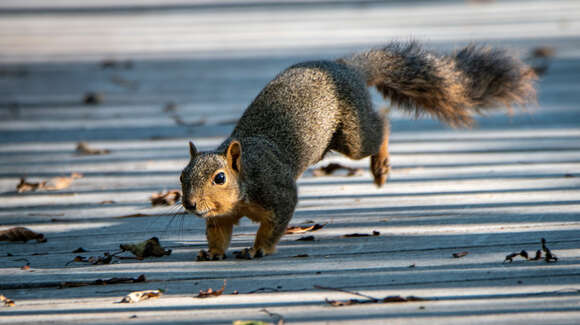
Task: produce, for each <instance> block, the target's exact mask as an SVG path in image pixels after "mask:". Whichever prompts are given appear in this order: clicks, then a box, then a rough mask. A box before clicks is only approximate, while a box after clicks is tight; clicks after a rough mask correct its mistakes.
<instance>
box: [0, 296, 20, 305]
mask: <svg viewBox="0 0 580 325" xmlns="http://www.w3.org/2000/svg"><path fill="white" fill-rule="evenodd" d="M0 302H3V303H4V306H8V307H13V306H14V305H16V303H14V300H11V299H8V298H6V296H4V295H0Z"/></svg>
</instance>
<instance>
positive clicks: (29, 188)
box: [16, 178, 46, 193]
mask: <svg viewBox="0 0 580 325" xmlns="http://www.w3.org/2000/svg"><path fill="white" fill-rule="evenodd" d="M44 184H46V182H41V183H30V182H27V181H26V179H24V178H21V179H20V183H18V185H16V191H17V192H18V193H23V192H34V191H37V190H39V189H41V188H43V186H44Z"/></svg>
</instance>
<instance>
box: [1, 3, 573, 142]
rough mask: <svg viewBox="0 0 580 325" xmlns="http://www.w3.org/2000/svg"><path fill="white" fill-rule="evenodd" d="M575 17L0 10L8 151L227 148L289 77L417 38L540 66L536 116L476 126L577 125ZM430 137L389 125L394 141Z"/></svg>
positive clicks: (436, 6)
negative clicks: (261, 97)
mask: <svg viewBox="0 0 580 325" xmlns="http://www.w3.org/2000/svg"><path fill="white" fill-rule="evenodd" d="M579 18H580V2H578V1H574V0H569V1H566V0H563V1H534V0H525V1H492V0H488V1H486V0H472V1H463V0H441V1H378V0H298V1H276V0H253V1H242V0H226V1H209V0H207V1H206V0H168V1H155V0H115V1H113V0H84V1H72V0H55V1H42V0H4V1H1V2H0V107H1V108H2V109H1V110H0V117H1V121H0V141H1V142H3V143H7V142H15V141H16V142H21V143H25V142H37V141H39V140H42V141H49V142H55V141H57V142H58V141H77V140H119V139H125V140H130V139H142V140H146V139H166V138H192V137H193V138H195V137H201V136H225V135H227V134H228V132H229V130H231V128H232V127H233V125H234V123H235V120H236V118H237V117H239V115H240V114H241V113H242V112H243V110H244V109H245V107H246V106H247V105H248V104H249V103H250V102H251V100H252V99H253V98H254V96H256V95H257V93H258V92H259V91H260V89H261V88H262V87H263V86H264V85H265V84H266V83H267V82H268V80H270V79H271V78H273V77H274V76H275V75H276V74H277V73H278V72H280V71H281V70H282V69H284V68H285V67H287V66H289V65H291V64H293V63H296V62H298V61H301V60H307V59H334V58H337V57H340V56H343V55H347V54H349V53H351V52H354V51H358V50H363V49H366V48H368V47H373V46H380V45H381V44H385V43H386V42H389V41H392V40H402V41H405V40H412V39H413V40H418V41H421V42H424V43H425V44H426V46H427V47H430V48H433V49H437V50H441V51H452V50H454V49H457V48H459V47H461V46H464V45H466V44H468V43H469V42H485V43H487V44H489V45H493V46H502V47H505V48H508V49H510V50H511V51H512V52H514V53H515V54H516V55H518V56H519V57H521V58H522V59H524V60H526V61H528V62H529V63H530V64H532V65H534V66H535V68H536V69H537V71H538V72H539V74H540V75H541V82H540V92H539V94H540V97H539V99H540V100H539V104H540V105H539V107H531V108H529V109H528V110H526V111H518V112H516V114H515V115H514V116H512V117H511V118H506V117H505V115H504V114H500V116H499V117H498V118H497V119H496V118H494V117H492V118H485V119H481V120H480V121H479V123H480V127H489V128H500V127H501V128H505V127H509V128H514V127H518V126H519V127H528V128H529V127H547V126H549V127H558V126H562V125H572V126H576V125H578V122H580V117H579V114H577V109H576V103H577V102H578V95H577V93H578V92H579V91H580V86H579V85H580V78H578V72H579V71H580V61H579V59H580V19H579ZM375 102H376V106H377V108H378V109H380V108H381V107H387V106H388V103H385V102H384V101H383V100H382V99H381V98H380V97H379V96H376V94H375ZM530 113H533V114H530ZM431 128H435V129H441V128H445V127H444V126H442V125H440V124H439V123H438V122H435V121H431V120H422V121H418V122H417V121H411V122H410V121H409V117H407V116H404V115H401V114H399V113H395V114H393V131H394V132H397V131H399V130H402V131H405V130H412V129H420V130H426V129H427V130H428V129H431Z"/></svg>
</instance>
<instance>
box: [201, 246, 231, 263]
mask: <svg viewBox="0 0 580 325" xmlns="http://www.w3.org/2000/svg"><path fill="white" fill-rule="evenodd" d="M225 259H226V254H214V253H212V252H211V251H210V252H207V251H206V250H203V249H202V250H200V251H199V253H197V261H198V262H201V261H221V260H225Z"/></svg>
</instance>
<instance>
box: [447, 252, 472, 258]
mask: <svg viewBox="0 0 580 325" xmlns="http://www.w3.org/2000/svg"><path fill="white" fill-rule="evenodd" d="M467 254H469V252H459V253H453V254H451V255H452V256H453V257H455V258H460V257H463V256H465V255H467Z"/></svg>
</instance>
